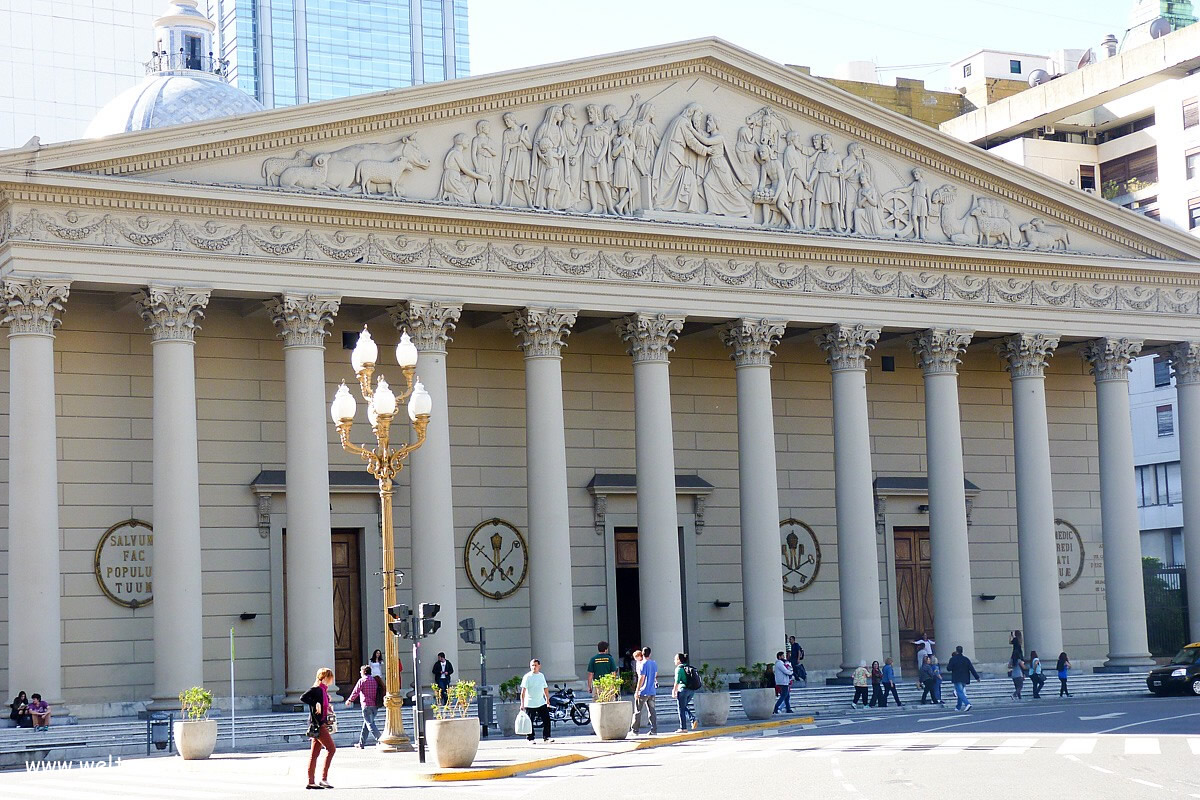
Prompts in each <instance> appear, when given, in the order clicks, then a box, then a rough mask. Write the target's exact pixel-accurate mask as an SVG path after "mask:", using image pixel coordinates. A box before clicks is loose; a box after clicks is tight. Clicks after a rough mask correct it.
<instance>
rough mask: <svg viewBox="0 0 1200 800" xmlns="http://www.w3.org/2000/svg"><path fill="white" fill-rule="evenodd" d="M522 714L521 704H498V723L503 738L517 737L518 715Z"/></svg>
mask: <svg viewBox="0 0 1200 800" xmlns="http://www.w3.org/2000/svg"><path fill="white" fill-rule="evenodd" d="M519 713H521V704H520V703H497V704H496V723H497V724H498V725H499V726H500V735H501V736H515V735H516V733H517V731H516V727H517V714H519Z"/></svg>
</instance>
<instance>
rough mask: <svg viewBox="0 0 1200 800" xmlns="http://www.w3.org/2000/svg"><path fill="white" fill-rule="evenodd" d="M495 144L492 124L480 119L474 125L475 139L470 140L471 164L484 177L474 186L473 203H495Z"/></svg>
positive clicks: (485, 204)
mask: <svg viewBox="0 0 1200 800" xmlns="http://www.w3.org/2000/svg"><path fill="white" fill-rule="evenodd" d="M496 155H497V153H496V143H495V142H494V141H492V123H490V122H488V121H487V120H486V119H481V120H479V122H477V123H475V138H474V139H472V140H471V164H472V165H473V166H474V167H475V171H476V172H478V173H479V174H480V175H483V176H485V179H481V180H479V181H478V182H477V183H476V184H475V202H476V203H478V204H479V205H481V206H490V205H491V204H492V203H493V202H494V201H495V196H494V193H493V192H492V180H493V178H494V176H495V174H496Z"/></svg>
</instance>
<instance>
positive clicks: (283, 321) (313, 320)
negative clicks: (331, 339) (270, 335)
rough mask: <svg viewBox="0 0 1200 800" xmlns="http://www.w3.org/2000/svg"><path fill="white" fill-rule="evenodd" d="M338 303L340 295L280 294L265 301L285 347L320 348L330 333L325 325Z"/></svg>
mask: <svg viewBox="0 0 1200 800" xmlns="http://www.w3.org/2000/svg"><path fill="white" fill-rule="evenodd" d="M340 304H341V298H340V297H323V296H320V295H315V294H282V295H279V296H278V297H274V298H272V299H270V300H268V301H266V302H265V303H264V305H265V306H266V307H267V313H268V314H270V315H271V322H273V323H275V327H277V328H279V334H278V336H279V337H280V338H282V339H283V346H284V347H321V348H323V347H324V346H325V337H326V336H328V335H329V331H327V330H326V329H325V327H326V326H327V325H329V324H330V323H332V322H333V318H334V316H335V315H336V314H337V312H338V306H339V305H340Z"/></svg>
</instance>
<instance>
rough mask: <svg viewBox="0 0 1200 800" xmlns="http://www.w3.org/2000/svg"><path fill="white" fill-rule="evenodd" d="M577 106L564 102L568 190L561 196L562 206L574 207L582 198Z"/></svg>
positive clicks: (565, 168)
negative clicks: (577, 153)
mask: <svg viewBox="0 0 1200 800" xmlns="http://www.w3.org/2000/svg"><path fill="white" fill-rule="evenodd" d="M577 120H578V115H577V114H576V112H575V106H574V105H572V104H571V103H564V104H563V107H562V132H563V145H562V146H563V152H565V153H566V154H567V155H566V161H565V162H564V163H563V180H564V181H565V183H566V190H565V191H564V192H563V193H562V196H561V197H560V204H561V207H562V208H572V207H573V206H574V205H575V204H576V203H578V202H579V201H580V200H581V199H582V198H583V195H582V188H583V187H582V185H581V184H580V181H579V159H578V157H577V156H576V155H575V153H576V152H577V151H578V150H579V123H578V121H577Z"/></svg>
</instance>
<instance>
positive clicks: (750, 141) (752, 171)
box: [734, 125, 758, 186]
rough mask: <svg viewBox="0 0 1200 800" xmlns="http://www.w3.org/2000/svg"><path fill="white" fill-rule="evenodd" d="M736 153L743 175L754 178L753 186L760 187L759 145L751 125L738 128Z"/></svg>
mask: <svg viewBox="0 0 1200 800" xmlns="http://www.w3.org/2000/svg"><path fill="white" fill-rule="evenodd" d="M734 153H735V154H736V155H737V160H738V163H739V164H741V165H742V174H743V175H749V176H751V177H752V179H753V180H752V181H751V182H752V183H753V185H755V186H757V185H758V143H757V142H755V141H754V129H753V128H751V127H750V126H749V125H743V126H742V127H740V128H738V132H737V144H735V145H734Z"/></svg>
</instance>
